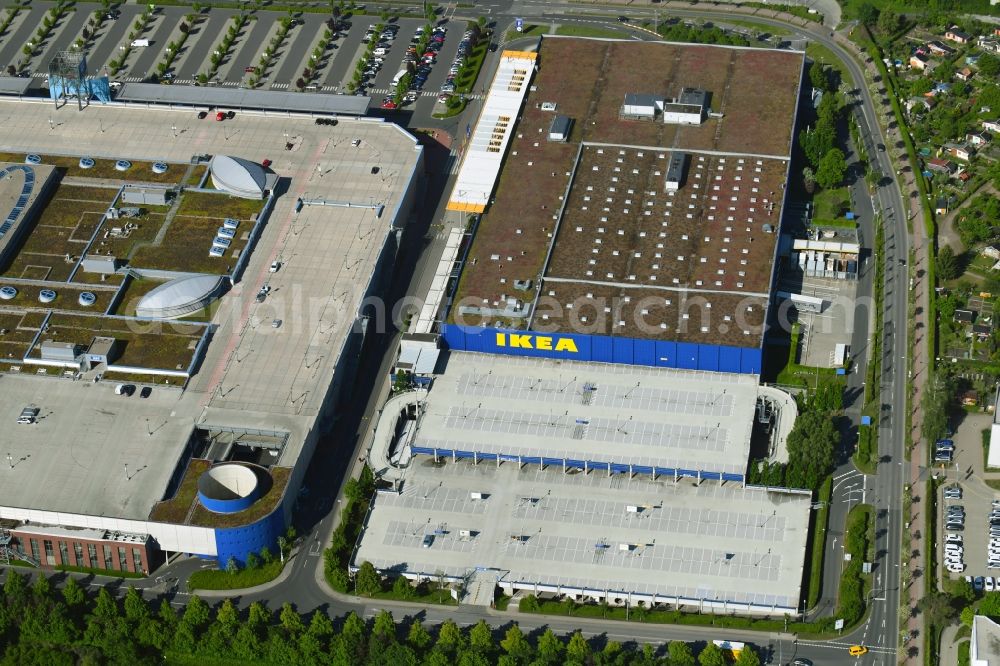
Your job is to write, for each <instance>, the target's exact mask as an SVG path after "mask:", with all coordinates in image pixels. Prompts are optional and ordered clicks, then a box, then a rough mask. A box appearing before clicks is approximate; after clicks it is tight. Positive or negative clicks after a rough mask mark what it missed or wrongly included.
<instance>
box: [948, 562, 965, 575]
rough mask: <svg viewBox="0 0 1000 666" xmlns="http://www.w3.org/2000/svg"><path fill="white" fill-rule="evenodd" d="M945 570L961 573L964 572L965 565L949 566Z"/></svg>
mask: <svg viewBox="0 0 1000 666" xmlns="http://www.w3.org/2000/svg"><path fill="white" fill-rule="evenodd" d="M947 569H948V571H949V572H951V573H962V572H963V571H965V565H964V564H962V563H961V562H959V563H958V564H949V565H948V566H947Z"/></svg>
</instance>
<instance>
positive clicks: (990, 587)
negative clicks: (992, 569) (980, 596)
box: [986, 576, 996, 592]
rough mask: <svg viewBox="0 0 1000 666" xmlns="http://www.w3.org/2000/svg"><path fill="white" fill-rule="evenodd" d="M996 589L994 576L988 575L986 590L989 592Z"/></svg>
mask: <svg viewBox="0 0 1000 666" xmlns="http://www.w3.org/2000/svg"><path fill="white" fill-rule="evenodd" d="M995 589H996V585H995V584H994V582H993V576H987V577H986V591H987V592H992V591H993V590H995Z"/></svg>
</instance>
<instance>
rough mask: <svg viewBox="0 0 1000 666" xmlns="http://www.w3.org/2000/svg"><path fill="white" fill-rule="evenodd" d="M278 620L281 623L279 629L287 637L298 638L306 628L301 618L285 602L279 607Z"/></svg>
mask: <svg viewBox="0 0 1000 666" xmlns="http://www.w3.org/2000/svg"><path fill="white" fill-rule="evenodd" d="M278 619H279V620H280V621H281V628H282V629H284V630H285V632H286V633H287V634H288V635H289V636H298V635H299V634H300V633H302V632H303V631H305V628H306V627H305V624H304V623H303V622H302V616H301V615H299V614H298V613H296V612H295V609H294V608H292V605H291V604H290V603H288V602H287V601H286V602H285V603H283V604H282V605H281V612H280V613H279V614H278Z"/></svg>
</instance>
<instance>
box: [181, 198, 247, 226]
mask: <svg viewBox="0 0 1000 666" xmlns="http://www.w3.org/2000/svg"><path fill="white" fill-rule="evenodd" d="M263 207H264V202H263V201H257V200H255V199H241V198H240V197H233V196H229V195H228V194H222V193H220V194H214V193H212V192H185V193H184V194H183V195H182V196H181V205H180V208H179V209H178V211H177V214H178V215H188V216H192V217H216V218H219V217H232V218H235V219H237V220H249V219H250V218H251V217H252V216H253V215H254V214H255V213H259V212H260V210H261V209H262V208H263Z"/></svg>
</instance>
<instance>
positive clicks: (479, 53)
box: [455, 37, 490, 94]
mask: <svg viewBox="0 0 1000 666" xmlns="http://www.w3.org/2000/svg"><path fill="white" fill-rule="evenodd" d="M489 47H490V40H489V39H487V38H486V37H483V38H482V39H480V41H479V44H477V45H476V47H475V48H474V49H472V53H470V54H469V59H468V60H466V61H465V64H464V65H463V66H462V69H461V70H460V71H459V73H458V76H457V77H456V78H455V84H456V85H455V92H456V93H458V94H462V93H467V92H471V91H472V89H473V88H474V87H475V85H476V79H478V78H479V70H481V69H482V68H483V60H484V59H485V58H486V53H487V50H488V49H489Z"/></svg>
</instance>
